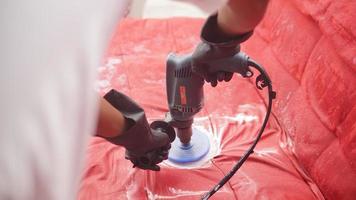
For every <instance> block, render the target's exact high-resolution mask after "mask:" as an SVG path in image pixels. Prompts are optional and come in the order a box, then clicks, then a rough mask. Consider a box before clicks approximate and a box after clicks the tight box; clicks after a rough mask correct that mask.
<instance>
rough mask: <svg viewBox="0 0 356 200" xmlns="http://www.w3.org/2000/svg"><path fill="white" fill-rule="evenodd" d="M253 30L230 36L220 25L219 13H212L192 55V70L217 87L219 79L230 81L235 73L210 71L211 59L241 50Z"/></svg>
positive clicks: (230, 54)
mask: <svg viewBox="0 0 356 200" xmlns="http://www.w3.org/2000/svg"><path fill="white" fill-rule="evenodd" d="M252 33H253V31H250V32H247V33H245V34H242V35H236V36H229V35H227V34H225V33H224V32H223V31H222V30H221V29H220V28H219V26H218V22H217V14H214V15H211V16H210V17H209V18H208V19H207V20H206V22H205V24H204V26H203V28H202V31H201V36H200V37H201V40H202V42H201V43H200V44H198V46H197V47H196V49H195V51H194V53H193V55H192V71H193V72H194V73H196V74H198V75H199V76H201V77H202V78H204V79H205V81H207V82H210V83H211V85H212V86H213V87H215V86H216V85H217V83H218V81H223V80H224V81H230V80H231V78H232V76H233V73H232V72H227V71H223V70H221V71H218V72H213V73H212V72H210V71H212V70H210V68H212V67H214V68H216V67H218V66H211V64H210V63H211V61H214V60H218V59H225V58H230V57H232V56H234V55H235V54H237V53H239V51H240V43H242V42H244V41H245V40H247V39H248V38H249V37H250V36H251V35H252Z"/></svg>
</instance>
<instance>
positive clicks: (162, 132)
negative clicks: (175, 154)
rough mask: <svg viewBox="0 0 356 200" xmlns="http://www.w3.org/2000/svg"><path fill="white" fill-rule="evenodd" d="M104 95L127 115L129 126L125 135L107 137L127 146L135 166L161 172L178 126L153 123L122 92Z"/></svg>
mask: <svg viewBox="0 0 356 200" xmlns="http://www.w3.org/2000/svg"><path fill="white" fill-rule="evenodd" d="M104 98H105V99H106V100H107V101H108V102H109V103H110V104H111V105H112V106H114V107H115V108H116V109H117V110H119V111H120V112H121V113H122V114H123V115H124V117H125V118H126V121H127V123H128V126H129V128H128V130H127V131H126V132H125V133H123V134H122V135H120V136H118V137H115V138H105V139H107V140H108V141H110V142H111V143H114V144H117V145H121V146H123V147H125V148H126V154H125V158H126V159H128V160H130V161H131V162H132V163H133V164H134V167H136V166H137V167H139V168H141V169H150V170H154V171H159V170H160V167H159V166H158V165H157V164H158V163H160V162H162V161H163V160H165V159H167V158H168V151H169V149H170V148H171V142H173V140H174V138H175V132H174V129H173V128H172V127H171V126H170V125H168V123H166V122H164V121H155V122H153V123H152V124H151V126H149V124H148V122H147V119H146V116H145V112H144V110H143V109H142V108H141V107H140V106H139V105H137V104H136V103H135V102H134V101H133V100H132V99H130V98H129V97H128V96H126V95H124V94H122V93H120V92H117V91H115V90H111V91H110V92H108V93H107V94H106V95H105V96H104Z"/></svg>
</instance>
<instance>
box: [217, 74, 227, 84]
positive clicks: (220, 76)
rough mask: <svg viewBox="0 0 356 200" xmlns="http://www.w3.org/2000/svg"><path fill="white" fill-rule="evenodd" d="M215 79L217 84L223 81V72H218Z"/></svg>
mask: <svg viewBox="0 0 356 200" xmlns="http://www.w3.org/2000/svg"><path fill="white" fill-rule="evenodd" d="M217 78H218V81H219V82H221V81H223V80H224V79H225V72H218V75H217Z"/></svg>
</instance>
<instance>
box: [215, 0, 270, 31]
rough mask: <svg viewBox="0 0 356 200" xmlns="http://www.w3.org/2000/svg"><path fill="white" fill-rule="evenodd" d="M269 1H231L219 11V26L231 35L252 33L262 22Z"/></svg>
mask: <svg viewBox="0 0 356 200" xmlns="http://www.w3.org/2000/svg"><path fill="white" fill-rule="evenodd" d="M268 1H269V0H229V1H228V3H227V4H226V5H224V6H223V7H221V8H220V9H219V11H218V24H219V26H220V28H221V30H222V31H224V32H225V33H226V34H229V35H238V34H243V33H246V32H249V31H252V30H253V29H254V28H255V27H256V26H257V24H258V23H259V22H260V21H261V20H262V18H263V16H264V14H265V11H266V8H267V5H268Z"/></svg>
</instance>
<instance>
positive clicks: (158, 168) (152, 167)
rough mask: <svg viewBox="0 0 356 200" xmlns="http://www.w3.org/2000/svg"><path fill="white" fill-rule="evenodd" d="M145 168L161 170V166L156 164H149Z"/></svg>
mask: <svg viewBox="0 0 356 200" xmlns="http://www.w3.org/2000/svg"><path fill="white" fill-rule="evenodd" d="M147 169H150V170H152V171H156V172H157V171H159V170H161V168H160V167H159V166H158V165H151V166H149V167H147Z"/></svg>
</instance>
